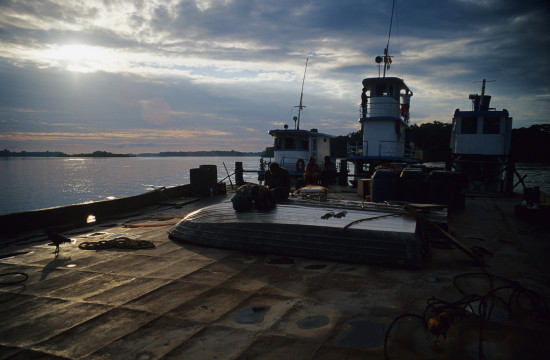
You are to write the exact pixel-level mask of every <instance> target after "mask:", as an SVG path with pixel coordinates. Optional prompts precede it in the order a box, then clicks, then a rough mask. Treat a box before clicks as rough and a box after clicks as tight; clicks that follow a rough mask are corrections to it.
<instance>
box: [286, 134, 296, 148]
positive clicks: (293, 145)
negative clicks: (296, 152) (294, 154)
mask: <svg viewBox="0 0 550 360" xmlns="http://www.w3.org/2000/svg"><path fill="white" fill-rule="evenodd" d="M285 149H289V150H292V149H296V142H295V141H294V139H293V138H291V137H286V138H285Z"/></svg>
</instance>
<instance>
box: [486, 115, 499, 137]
mask: <svg viewBox="0 0 550 360" xmlns="http://www.w3.org/2000/svg"><path fill="white" fill-rule="evenodd" d="M483 133H484V134H499V133H500V117H498V116H487V117H485V118H484V119H483Z"/></svg>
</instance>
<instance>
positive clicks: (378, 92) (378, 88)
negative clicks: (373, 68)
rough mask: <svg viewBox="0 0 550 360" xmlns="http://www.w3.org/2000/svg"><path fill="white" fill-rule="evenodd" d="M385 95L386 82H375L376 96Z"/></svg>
mask: <svg viewBox="0 0 550 360" xmlns="http://www.w3.org/2000/svg"><path fill="white" fill-rule="evenodd" d="M385 95H386V84H376V96H385Z"/></svg>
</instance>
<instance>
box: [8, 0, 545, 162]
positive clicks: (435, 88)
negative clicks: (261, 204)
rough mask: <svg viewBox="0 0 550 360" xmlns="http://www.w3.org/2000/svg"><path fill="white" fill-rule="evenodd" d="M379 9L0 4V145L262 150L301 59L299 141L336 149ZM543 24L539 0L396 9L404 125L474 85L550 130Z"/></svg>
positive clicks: (381, 32) (456, 100)
mask: <svg viewBox="0 0 550 360" xmlns="http://www.w3.org/2000/svg"><path fill="white" fill-rule="evenodd" d="M390 5H391V4H390V3H387V2H380V1H374V0H365V1H361V2H358V1H356V0H342V1H330V0H317V1H313V0H304V1H299V2H296V1H294V0H281V1H277V2H266V1H262V0H224V1H213V0H181V1H180V0H178V1H176V0H161V1H155V2H150V1H130V0H128V1H124V0H119V1H102V0H101V1H100V0H90V1H86V2H82V1H69V0H44V1H39V2H37V1H32V0H18V1H15V0H5V1H2V2H1V3H0V34H1V36H0V46H2V49H3V52H2V54H1V55H0V134H1V135H2V136H4V137H3V138H0V141H2V142H4V141H7V140H5V139H7V134H11V137H10V143H9V144H10V145H13V146H19V147H20V148H24V147H25V146H29V147H31V146H35V147H36V146H43V147H44V149H45V150H47V149H51V148H52V147H56V146H59V144H60V143H61V142H66V146H67V147H69V146H74V147H75V150H74V151H75V152H79V151H80V149H77V148H78V147H85V146H86V147H88V146H94V144H95V145H97V146H98V147H99V146H106V147H109V146H113V147H116V146H121V144H122V145H123V146H126V145H124V144H127V146H128V147H127V148H128V149H129V148H130V147H131V146H134V148H133V149H138V145H132V144H155V146H159V147H161V146H173V147H174V148H172V149H170V150H178V148H177V147H178V146H182V147H186V149H187V150H189V148H188V147H190V146H196V150H209V149H211V148H212V147H220V146H225V147H228V148H227V149H228V150H231V149H235V150H238V149H239V148H238V147H239V146H256V147H257V149H256V150H261V149H263V148H265V146H268V145H270V144H271V139H270V138H269V136H267V135H266V134H267V131H268V130H269V129H270V127H272V126H274V125H273V124H276V125H277V126H279V125H281V126H282V124H285V123H289V122H292V116H293V113H292V110H293V106H294V105H297V102H298V100H299V96H300V89H301V82H302V77H303V71H304V62H305V58H306V57H309V58H310V62H309V65H308V73H307V78H306V83H305V86H304V103H305V104H306V105H307V112H306V114H305V115H307V116H305V118H304V126H308V127H316V128H319V131H321V132H325V133H331V134H335V135H345V134H347V133H349V132H352V131H355V130H358V123H357V116H358V110H357V103H358V101H359V92H360V89H361V80H362V79H363V78H365V77H371V76H377V75H378V68H377V66H376V64H375V63H374V61H373V60H374V57H375V56H377V55H381V54H382V53H383V50H384V47H385V46H386V44H387V41H388V30H389V22H390V21H389V20H390V12H391V6H390ZM549 18H550V6H549V5H548V3H547V2H545V1H538V0H525V1H522V2H517V1H513V0H501V1H496V0H485V1H470V0H453V1H446V2H433V1H431V0H418V1H415V2H410V1H397V5H396V9H395V17H394V21H393V26H392V36H391V41H390V47H389V50H390V54H391V55H392V56H393V59H394V63H393V64H392V67H391V69H390V71H389V73H388V75H389V76H398V77H402V78H404V79H405V81H406V82H407V84H408V86H409V87H410V88H411V89H413V91H414V93H415V95H414V97H413V99H412V103H411V116H412V119H411V120H412V121H413V123H414V122H424V121H432V120H438V121H446V122H450V120H451V117H452V113H453V112H454V109H456V108H467V107H468V106H469V101H468V99H467V96H468V94H469V93H472V92H479V84H477V83H475V81H479V80H481V79H483V78H486V79H488V80H496V82H495V83H491V85H490V86H488V92H489V93H491V94H492V95H493V104H495V105H498V106H501V107H506V108H508V109H509V110H510V112H511V113H512V116H514V119H515V120H514V123H515V124H523V123H531V122H533V121H540V122H550V121H549V118H548V115H547V114H548V113H550V103H549V99H548V94H549V93H550V88H549V86H548V83H547V81H546V80H545V79H548V78H550V68H548V66H547V63H548V61H549V60H550V59H549V57H550V38H549V37H548V36H546V35H545V34H548V33H550V22H548V19H549ZM60 129H62V130H61V131H59V130H60ZM253 130H256V134H257V136H255V135H253V136H250V134H254V131H253ZM147 132H150V133H151V134H157V135H156V136H158V137H155V135H151V136H153V137H152V138H147V137H146V136H145V135H146V133H147ZM169 132H172V133H173V134H178V136H181V138H180V139H182V140H185V142H186V144H183V143H182V142H179V143H178V138H177V137H175V136H172V137H171V136H169V134H168V133H169ZM218 132H219V133H218ZM25 134H27V135H25ZM48 134H49V135H48ZM71 134H72V135H71ZM109 134H112V135H109ZM131 134H134V135H133V136H134V138H135V139H137V140H132V139H133V138H132V136H130V135H131ZM187 134H193V135H192V136H191V137H187V136H186V135H187ZM103 136H105V137H103ZM125 136H128V137H125ZM50 138H51V139H52V140H48V139H50ZM2 139H4V140H2ZM15 139H20V140H18V141H19V142H17V141H16V140H15ZM102 139H106V141H105V142H102ZM107 140H108V141H107ZM149 140H151V142H150V141H149ZM152 140H154V141H159V143H158V144H157V143H155V142H153V141H152ZM47 141H52V143H50V144H48V143H47ZM161 141H165V143H164V145H163V144H161V143H160V142H161ZM79 142H80V143H79ZM94 142H95V143H94ZM3 144H4V143H1V144H0V147H2V146H3ZM151 146H152V145H148V146H144V148H150V147H151ZM4 147H5V145H4ZM102 150H109V149H108V148H105V149H102Z"/></svg>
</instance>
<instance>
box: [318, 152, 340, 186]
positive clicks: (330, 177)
mask: <svg viewBox="0 0 550 360" xmlns="http://www.w3.org/2000/svg"><path fill="white" fill-rule="evenodd" d="M324 160H325V161H324V162H323V168H322V169H321V172H320V173H319V180H320V181H321V185H322V186H327V185H332V184H334V182H335V179H336V164H334V163H333V162H332V160H330V156H328V155H327V156H325V158H324Z"/></svg>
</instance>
